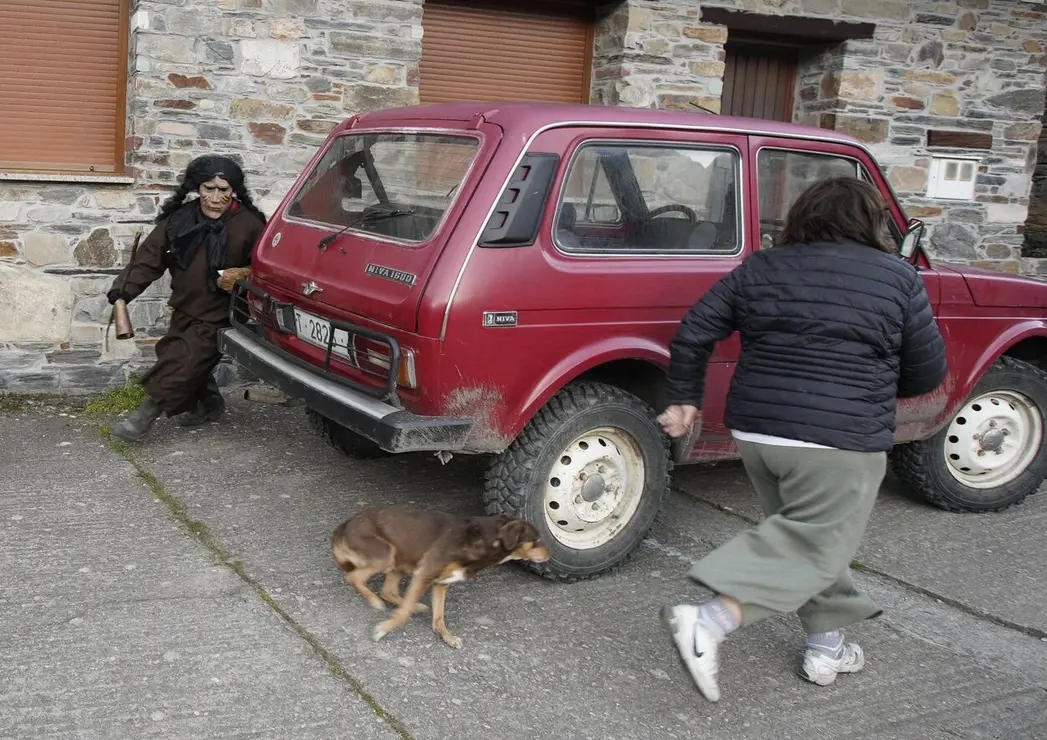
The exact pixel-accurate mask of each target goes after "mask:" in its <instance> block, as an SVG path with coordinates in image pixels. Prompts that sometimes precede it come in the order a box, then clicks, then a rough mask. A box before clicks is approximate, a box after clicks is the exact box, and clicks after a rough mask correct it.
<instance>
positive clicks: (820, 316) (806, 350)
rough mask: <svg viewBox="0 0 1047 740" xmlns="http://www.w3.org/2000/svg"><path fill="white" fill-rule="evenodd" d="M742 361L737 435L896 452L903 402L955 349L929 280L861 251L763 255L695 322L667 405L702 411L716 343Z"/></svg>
mask: <svg viewBox="0 0 1047 740" xmlns="http://www.w3.org/2000/svg"><path fill="white" fill-rule="evenodd" d="M734 331H738V332H739V334H740V336H741V345H742V351H741V357H740V358H739V361H738V365H737V367H736V369H735V373H734V378H733V380H732V381H731V388H730V392H729V395H728V398H727V410H726V416H725V422H726V425H727V427H728V428H729V429H732V430H736V431H740V432H750V433H756V434H767V435H771V436H775V437H784V438H787V439H794V440H800V441H804V442H811V443H814V444H819V445H825V446H828V447H835V448H839V449H845V450H854V451H859V452H881V451H887V450H890V449H891V447H892V446H893V438H894V429H895V414H896V408H897V399H898V398H905V397H912V396H920V395H923V394H926V393H930V392H931V391H933V390H935V389H936V388H937V387H938V386H939V385H940V384H941V383H942V381H943V380H944V379H945V376H946V371H947V364H946V358H945V343H944V341H943V339H942V336H941V333H940V332H939V330H938V326H937V324H936V323H935V319H934V315H933V313H932V311H931V306H930V302H929V301H928V298H927V292H926V290H925V288H924V285H923V280H922V279H921V278H920V275H919V273H918V272H917V271H916V269H915V268H913V267H912V265H910V264H908V263H907V262H905V261H903V260H901V259H899V258H898V257H895V256H892V255H889V254H885V253H883V252H880V251H878V250H876V249H872V248H870V247H866V246H863V245H860V244H856V243H853V242H841V243H828V242H826V243H814V244H797V245H786V246H781V247H775V248H772V249H767V250H764V251H760V252H757V253H756V254H754V255H752V256H751V257H749V258H748V259H747V260H746V261H745V262H743V263H742V264H741V265H740V266H739V267H737V268H736V269H735V270H733V271H732V272H731V273H730V274H728V275H727V276H726V277H724V278H723V279H722V280H720V281H719V282H718V283H716V285H714V286H713V287H712V288H711V289H710V290H709V292H708V293H706V294H705V296H703V297H702V299H701V300H700V301H699V302H698V303H697V304H695V306H694V307H693V308H692V309H691V310H690V311H689V312H688V314H687V315H686V316H685V317H684V319H683V321H682V323H681V324H680V327H679V329H678V331H677V333H676V337H675V338H674V339H673V341H672V344H671V346H670V349H671V352H672V357H671V361H670V365H669V380H668V401H669V403H672V404H690V405H694V406H698V407H699V408H700V407H701V404H702V391H703V387H704V377H705V370H706V365H707V364H708V361H709V357H710V355H711V353H712V349H713V346H714V344H715V342H717V341H720V340H723V339H726V338H727V337H728V336H730V335H731V334H732V333H733V332H734Z"/></svg>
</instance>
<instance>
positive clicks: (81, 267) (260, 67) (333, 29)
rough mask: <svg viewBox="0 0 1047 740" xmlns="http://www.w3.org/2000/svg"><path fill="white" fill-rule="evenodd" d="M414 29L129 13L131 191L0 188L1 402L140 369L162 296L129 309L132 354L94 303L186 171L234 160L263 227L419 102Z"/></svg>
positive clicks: (415, 6) (375, 17)
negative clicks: (213, 157) (329, 164)
mask: <svg viewBox="0 0 1047 740" xmlns="http://www.w3.org/2000/svg"><path fill="white" fill-rule="evenodd" d="M421 14H422V3H421V0H138V2H135V3H134V8H133V10H132V23H131V49H130V52H131V58H130V62H129V69H128V96H127V97H128V137H127V170H126V174H127V175H128V178H127V179H126V180H119V179H116V180H114V181H111V182H109V183H107V184H98V183H97V182H84V181H83V180H89V179H92V178H81V181H79V182H60V183H48V182H41V181H39V180H32V179H29V180H22V181H10V180H3V179H0V305H3V306H4V309H5V310H4V311H3V312H0V391H3V390H8V391H22V390H30V391H62V392H75V391H80V390H87V389H97V388H99V387H104V386H106V385H116V384H120V383H122V382H123V381H124V379H125V377H126V376H127V375H128V374H129V373H131V372H133V371H136V370H138V369H141V368H142V367H144V366H147V365H148V364H149V362H150V361H151V358H152V345H153V344H155V342H156V340H157V339H158V338H159V337H160V336H162V335H163V332H164V328H165V326H166V323H167V309H166V307H165V302H166V294H167V281H166V280H165V281H162V282H160V283H158V284H157V285H155V286H153V287H152V288H150V290H149V291H148V293H147V294H145V295H143V296H142V297H141V298H139V299H137V300H135V301H134V302H133V303H132V304H131V317H132V321H133V323H134V326H135V330H136V339H135V341H133V342H129V341H117V340H116V339H115V337H114V335H113V332H112V331H111V330H110V332H109V334H108V340H106V333H105V326H106V322H107V321H108V318H109V306H108V304H107V302H106V299H105V293H106V291H107V290H108V289H109V286H110V284H111V282H112V280H113V275H114V274H116V273H117V272H118V271H119V267H120V266H121V265H123V264H125V263H126V260H127V258H128V256H129V251H130V248H131V243H132V240H133V235H134V233H135V232H136V231H139V230H146V231H147V230H148V229H149V228H151V220H152V218H154V217H155V214H156V211H157V206H158V204H159V202H160V201H161V200H162V199H163V198H165V197H166V196H167V194H168V193H169V192H170V190H171V189H173V188H174V186H175V185H176V183H177V180H178V178H179V176H180V174H181V171H182V170H183V169H184V167H185V165H186V164H187V163H188V162H189V160H190V159H191V158H192V157H194V156H197V155H199V154H204V153H207V152H215V153H221V154H228V155H231V156H233V157H234V158H236V159H238V160H240V161H241V162H242V164H243V165H244V167H245V170H246V172H247V182H248V187H250V188H251V190H252V192H253V193H254V195H255V197H256V201H257V203H258V205H259V206H260V207H261V208H262V210H263V211H265V212H266V213H267V214H271V213H272V211H273V209H274V208H275V207H276V204H277V203H278V202H279V200H280V199H281V198H282V197H283V195H284V194H285V193H286V191H287V190H288V188H289V187H290V186H291V184H292V183H293V181H294V179H295V178H296V177H297V175H298V173H299V172H300V171H301V169H302V166H303V165H304V164H305V163H306V162H307V161H308V160H309V159H310V157H312V155H313V154H314V152H315V151H316V147H317V145H319V144H320V143H321V142H322V141H323V139H324V137H325V135H326V134H327V133H328V132H329V131H330V130H331V129H332V128H333V127H334V126H335V125H336V124H337V123H338V122H340V121H342V120H344V119H345V118H348V117H349V116H351V115H352V114H353V113H356V112H358V111H366V110H372V109H376V108H379V107H387V106H398V105H408V104H413V103H416V102H417V100H418V96H417V87H418V60H419V58H420V55H421ZM93 179H95V180H97V179H99V178H93ZM224 374H225V375H228V374H229V373H228V370H227V369H226V372H225V373H224Z"/></svg>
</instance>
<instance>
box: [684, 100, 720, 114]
mask: <svg viewBox="0 0 1047 740" xmlns="http://www.w3.org/2000/svg"><path fill="white" fill-rule="evenodd" d="M687 105H693V106H694V107H695V108H697V109H698V110H700V111H701V112H702V113H708V114H709V115H712V116H718V115H720V114H719V113H717V112H716V111H714V110H709V109H708V108H703V107H702V106H700V105H698V104H697V103H694V102H689V103H687Z"/></svg>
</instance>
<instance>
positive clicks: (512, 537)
mask: <svg viewBox="0 0 1047 740" xmlns="http://www.w3.org/2000/svg"><path fill="white" fill-rule="evenodd" d="M527 527H528V524H527V522H525V521H523V520H522V519H513V520H512V521H510V522H508V523H506V524H503V525H502V528H501V529H500V530H499V531H498V538H499V539H500V540H501V541H502V544H503V545H504V546H505V549H506V550H508V551H510V552H511V551H513V550H515V549H516V548H517V546H518V545H519V544H520V541H521V540H523V538H524V534H526V532H527Z"/></svg>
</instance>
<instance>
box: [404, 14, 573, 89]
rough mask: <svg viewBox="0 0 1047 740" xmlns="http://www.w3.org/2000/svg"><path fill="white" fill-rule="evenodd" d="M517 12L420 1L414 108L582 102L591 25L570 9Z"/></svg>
mask: <svg viewBox="0 0 1047 740" xmlns="http://www.w3.org/2000/svg"><path fill="white" fill-rule="evenodd" d="M513 5H516V7H517V8H519V7H520V5H521V4H519V3H514V4H513ZM523 5H524V7H525V8H526V10H510V9H509V7H511V6H507V5H503V4H501V3H487V2H484V3H480V2H461V1H459V2H448V1H447V0H426V3H425V6H424V7H423V10H422V27H423V29H424V34H423V36H422V61H421V64H420V65H419V86H420V91H419V92H420V95H421V100H422V102H423V103H447V102H455V101H465V100H468V101H472V100H479V101H486V100H504V101H544V102H553V103H587V102H589V80H590V77H589V75H590V66H591V60H592V22H591V21H589V20H588V19H587V18H586V16H585V15H584V12H583V11H579V10H575V9H572V5H573V4H572V3H560V4H557V6H543V5H536V4H534V3H526V4H523Z"/></svg>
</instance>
